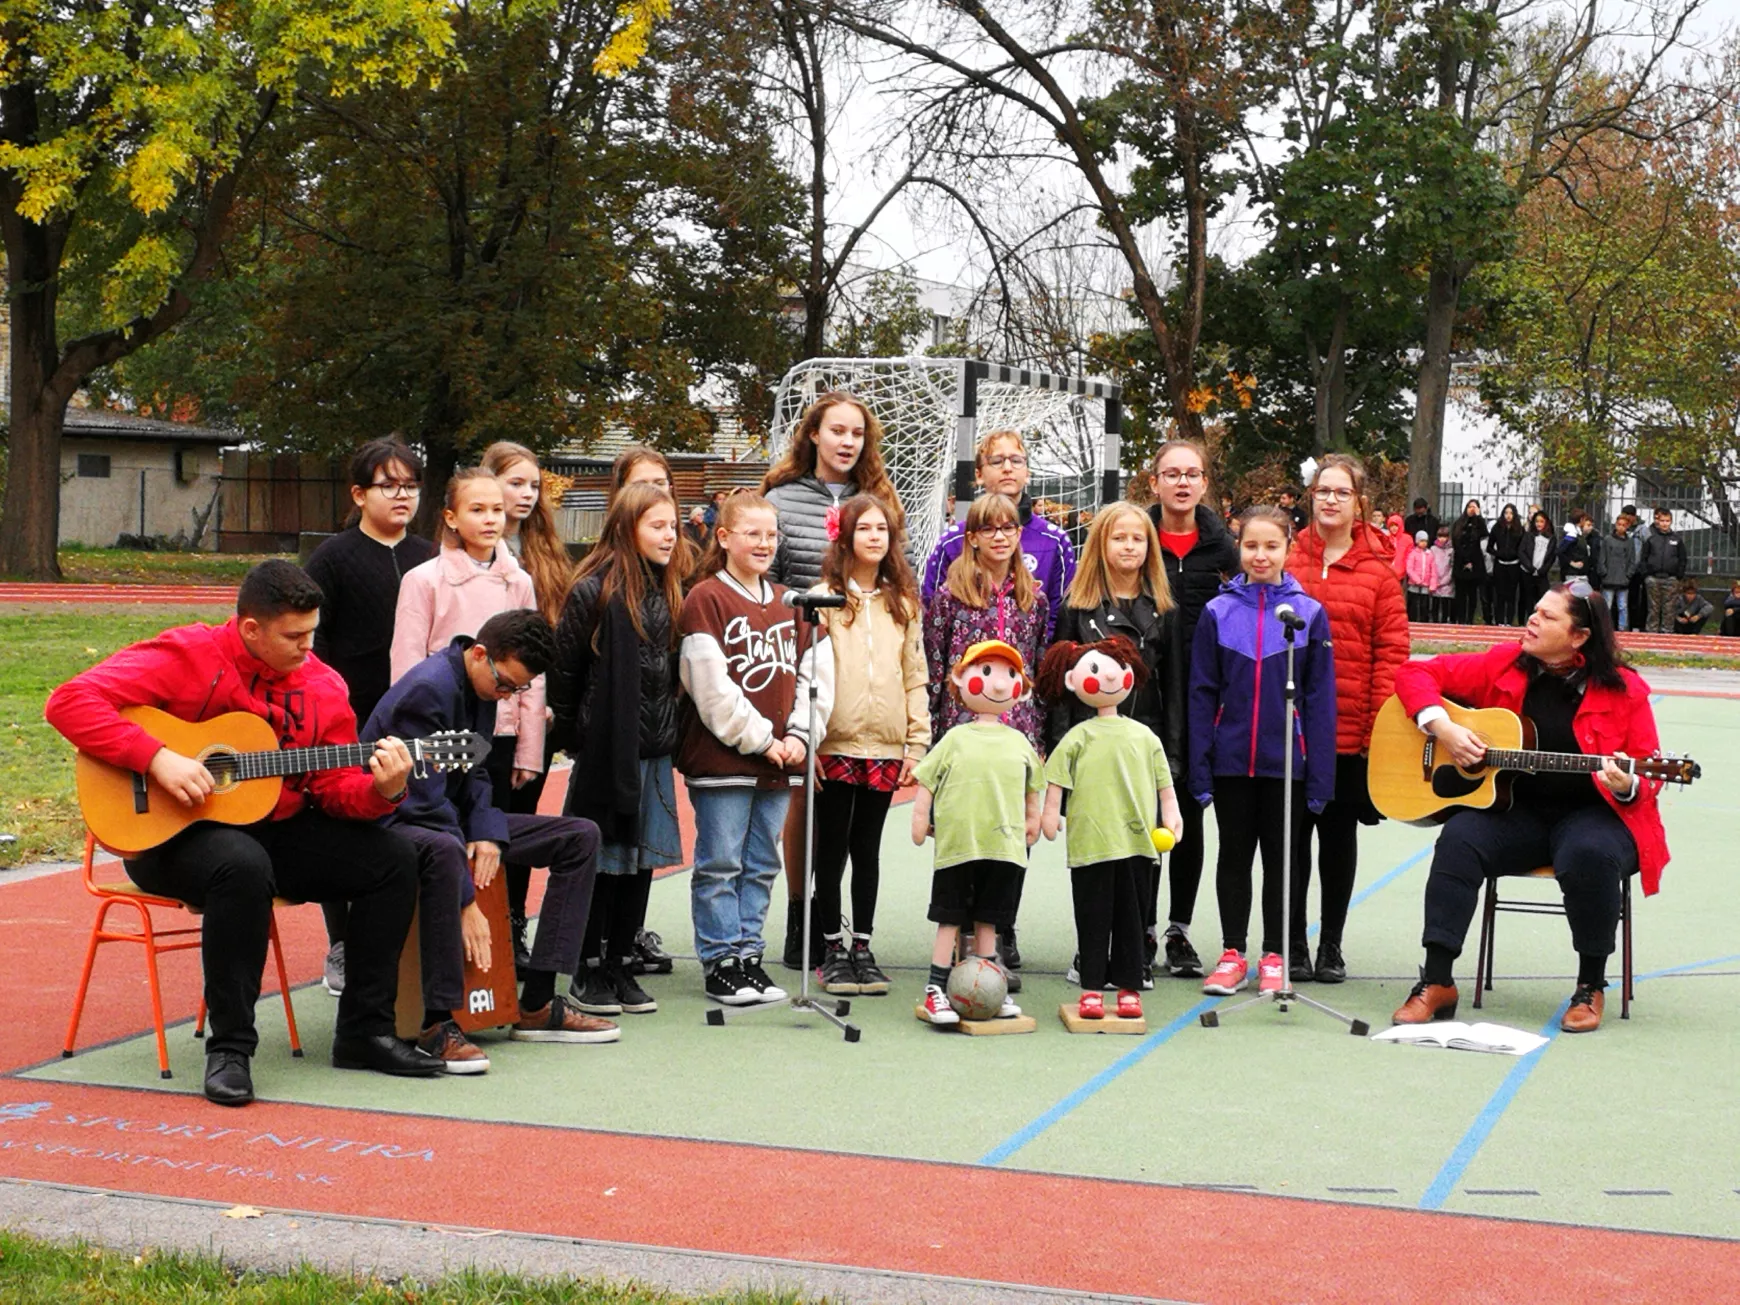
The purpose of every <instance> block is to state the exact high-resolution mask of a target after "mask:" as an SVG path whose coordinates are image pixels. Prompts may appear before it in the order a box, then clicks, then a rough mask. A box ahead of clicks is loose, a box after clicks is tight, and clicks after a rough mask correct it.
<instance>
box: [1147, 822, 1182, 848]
mask: <svg viewBox="0 0 1740 1305" xmlns="http://www.w3.org/2000/svg"><path fill="white" fill-rule="evenodd" d="M1151 837H1152V838H1153V839H1154V850H1155V851H1156V852H1170V851H1171V850H1172V849H1173V848H1174V847H1177V846H1178V840H1177V839H1176V838H1174V837H1172V831H1171V830H1170V829H1166V828H1160V829H1156V830H1155V831H1154V833H1153V834H1152V835H1151Z"/></svg>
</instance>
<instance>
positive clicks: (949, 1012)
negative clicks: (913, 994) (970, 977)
mask: <svg viewBox="0 0 1740 1305" xmlns="http://www.w3.org/2000/svg"><path fill="white" fill-rule="evenodd" d="M1003 1004H1004V1005H1005V1006H1006V1005H1008V1004H1009V1003H1008V1001H1007V1000H1005V1001H1004V1003H1003ZM913 1013H914V1014H915V1015H917V1016H918V1018H919V1019H921V1020H923V1021H924V1022H925V1023H927V1024H935V1025H938V1026H939V1027H941V1026H945V1025H950V1026H952V1025H955V1024H959V1023H960V1022H961V1017H960V1016H959V1015H958V1014H956V1013H955V1008H954V1007H953V1006H951V1005H949V998H948V994H947V993H946V992H944V991H943V990H942V989H941V988H939V987H937V986H936V984H934V983H927V984H925V985H924V996H923V997H922V998H921V999H920V1000H919V1003H918V1005H917V1006H915V1007H914V1008H913Z"/></svg>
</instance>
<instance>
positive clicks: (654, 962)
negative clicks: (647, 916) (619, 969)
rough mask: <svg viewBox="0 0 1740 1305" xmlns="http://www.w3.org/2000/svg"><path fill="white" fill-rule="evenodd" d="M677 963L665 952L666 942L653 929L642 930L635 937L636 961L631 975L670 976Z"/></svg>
mask: <svg viewBox="0 0 1740 1305" xmlns="http://www.w3.org/2000/svg"><path fill="white" fill-rule="evenodd" d="M675 964H676V963H675V962H674V961H673V960H672V959H671V957H670V955H669V954H668V953H667V952H666V951H665V940H664V939H663V938H661V937H659V936H658V935H657V934H656V933H654V932H653V931H652V930H651V929H642V930H641V931H640V932H639V933H637V934H635V936H634V960H633V961H632V962H631V963H630V965H629V971H628V972H629V973H630V974H669V973H670V972H671V970H672V969H673V968H675Z"/></svg>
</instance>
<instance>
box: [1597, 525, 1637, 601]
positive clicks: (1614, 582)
mask: <svg viewBox="0 0 1740 1305" xmlns="http://www.w3.org/2000/svg"><path fill="white" fill-rule="evenodd" d="M1631 559H1632V548H1631V537H1630V536H1629V535H1627V536H1625V537H1624V538H1621V537H1620V536H1618V535H1615V534H1613V533H1612V532H1611V531H1609V532H1608V533H1607V534H1605V535H1602V536H1601V544H1600V547H1599V549H1598V550H1597V551H1596V554H1595V573H1596V574H1597V575H1599V576H1600V577H1601V585H1602V587H1603V588H1605V589H1623V588H1625V586H1627V585H1628V584H1630V583H1631V565H1632V563H1631Z"/></svg>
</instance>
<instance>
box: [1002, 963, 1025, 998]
mask: <svg viewBox="0 0 1740 1305" xmlns="http://www.w3.org/2000/svg"><path fill="white" fill-rule="evenodd" d="M1003 975H1004V977H1005V978H1007V979H1008V980H1009V991H1010V992H1020V991H1021V971H1019V970H1011V969H1007V968H1006V969H1004V971H1003Z"/></svg>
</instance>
